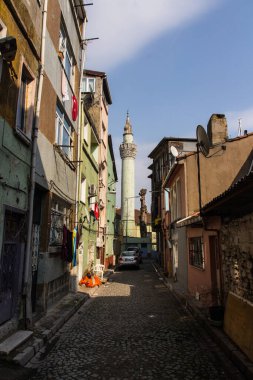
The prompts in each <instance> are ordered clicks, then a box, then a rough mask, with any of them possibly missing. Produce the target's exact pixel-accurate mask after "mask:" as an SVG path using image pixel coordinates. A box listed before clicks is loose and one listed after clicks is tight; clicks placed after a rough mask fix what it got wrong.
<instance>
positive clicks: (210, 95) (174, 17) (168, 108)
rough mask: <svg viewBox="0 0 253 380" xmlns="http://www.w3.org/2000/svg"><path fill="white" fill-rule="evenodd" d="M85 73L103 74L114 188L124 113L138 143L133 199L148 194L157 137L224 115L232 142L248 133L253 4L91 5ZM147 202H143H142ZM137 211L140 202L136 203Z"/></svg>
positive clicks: (184, 0) (123, 1)
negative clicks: (141, 192) (143, 190)
mask: <svg viewBox="0 0 253 380" xmlns="http://www.w3.org/2000/svg"><path fill="white" fill-rule="evenodd" d="M93 4H94V5H93V6H89V7H87V8H86V10H87V14H88V20H89V22H88V26H87V33H86V38H93V37H99V40H96V41H93V42H90V43H88V46H87V61H86V68H88V69H92V70H100V71H104V72H106V73H107V75H108V81H109V86H110V91H111V95H112V100H113V104H112V106H111V108H110V113H109V133H110V134H111V135H112V139H113V146H114V152H115V157H116V162H117V171H118V175H119V184H118V186H117V193H118V194H117V206H120V171H121V162H120V158H119V153H118V152H119V144H120V143H121V142H122V134H123V128H124V124H125V118H126V112H127V110H129V113H130V120H131V123H132V127H133V132H134V140H135V142H136V144H137V147H138V148H137V149H138V153H137V158H136V178H135V187H136V192H135V193H136V194H138V192H139V190H140V188H142V187H144V188H147V189H148V190H150V180H149V179H148V178H147V176H148V175H149V174H150V171H149V170H148V169H147V167H148V166H149V165H150V163H151V162H150V160H149V159H148V158H147V156H148V154H149V153H150V152H151V151H152V150H153V149H154V147H155V146H156V145H157V144H158V143H159V141H160V140H161V139H162V138H163V137H169V136H175V137H195V130H196V126H197V125H198V124H202V125H203V126H204V127H205V128H206V125H207V122H208V120H209V118H210V116H211V114H213V113H224V114H225V115H226V117H227V120H228V130H229V135H230V137H235V136H237V133H238V119H239V118H241V123H242V129H243V130H244V129H247V130H248V131H249V132H253V27H252V14H253V1H252V0H240V1H239V0H155V1H154V0H93ZM147 203H149V197H148V199H147ZM136 207H139V202H136Z"/></svg>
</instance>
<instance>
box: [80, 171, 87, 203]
mask: <svg viewBox="0 0 253 380" xmlns="http://www.w3.org/2000/svg"><path fill="white" fill-rule="evenodd" d="M80 200H81V202H83V203H86V178H85V177H82V179H81V189H80Z"/></svg>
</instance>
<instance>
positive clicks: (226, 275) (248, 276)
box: [220, 214, 253, 302]
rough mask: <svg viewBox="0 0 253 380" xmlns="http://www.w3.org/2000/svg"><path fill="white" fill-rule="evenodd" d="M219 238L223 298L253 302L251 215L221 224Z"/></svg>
mask: <svg viewBox="0 0 253 380" xmlns="http://www.w3.org/2000/svg"><path fill="white" fill-rule="evenodd" d="M220 236H221V254H222V271H223V283H224V291H225V296H227V294H228V292H229V291H232V292H233V293H235V294H236V295H238V296H241V297H243V298H245V299H246V300H248V301H251V302H253V214H250V215H247V216H244V217H242V218H240V219H235V220H231V221H230V222H229V223H227V224H223V225H222V228H221V235H220Z"/></svg>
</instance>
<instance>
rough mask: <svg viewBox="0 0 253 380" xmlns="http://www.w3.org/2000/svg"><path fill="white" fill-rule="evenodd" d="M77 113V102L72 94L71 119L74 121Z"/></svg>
mask: <svg viewBox="0 0 253 380" xmlns="http://www.w3.org/2000/svg"><path fill="white" fill-rule="evenodd" d="M77 114H78V103H77V99H76V97H75V95H72V119H73V121H76V119H77Z"/></svg>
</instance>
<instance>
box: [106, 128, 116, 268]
mask: <svg viewBox="0 0 253 380" xmlns="http://www.w3.org/2000/svg"><path fill="white" fill-rule="evenodd" d="M107 170H108V180H107V195H106V235H105V240H106V241H105V267H106V268H108V267H110V266H113V265H114V264H115V255H116V252H115V245H116V240H115V216H116V182H117V181H118V176H117V170H116V165H115V158H114V152H113V145H112V137H111V135H108V150H107Z"/></svg>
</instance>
